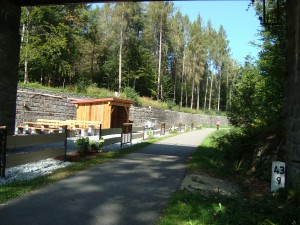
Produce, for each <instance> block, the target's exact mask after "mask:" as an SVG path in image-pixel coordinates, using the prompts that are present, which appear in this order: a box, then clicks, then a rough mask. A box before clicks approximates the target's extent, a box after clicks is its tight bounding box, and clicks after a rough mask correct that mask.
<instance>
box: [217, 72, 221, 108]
mask: <svg viewBox="0 0 300 225" xmlns="http://www.w3.org/2000/svg"><path fill="white" fill-rule="evenodd" d="M220 101H221V70H220V76H219V82H218V108H217V110H218V112H220Z"/></svg>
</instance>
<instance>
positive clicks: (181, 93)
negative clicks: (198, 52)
mask: <svg viewBox="0 0 300 225" xmlns="http://www.w3.org/2000/svg"><path fill="white" fill-rule="evenodd" d="M184 70H185V50H183V60H182V73H181V89H180V108H182V97H183V78H184Z"/></svg>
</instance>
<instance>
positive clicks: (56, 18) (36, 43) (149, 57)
mask: <svg viewBox="0 0 300 225" xmlns="http://www.w3.org/2000/svg"><path fill="white" fill-rule="evenodd" d="M20 33H21V60H20V68H19V81H20V82H24V83H27V82H37V83H40V84H42V85H44V86H50V87H60V88H66V89H68V88H69V89H76V90H78V91H79V92H80V91H82V90H84V89H85V87H88V86H93V87H98V88H105V89H108V90H110V91H118V92H122V91H123V90H124V89H125V88H131V89H133V90H134V91H135V92H136V93H138V94H139V95H140V96H145V97H148V98H151V99H156V100H160V101H163V102H168V103H169V104H173V105H178V106H179V107H189V108H191V109H196V110H203V111H216V112H220V111H228V110H229V109H230V108H231V107H232V105H233V104H232V101H233V92H234V88H235V87H234V86H235V84H236V82H237V79H238V77H239V76H240V74H239V71H240V66H239V65H238V64H237V62H236V61H235V60H233V59H232V58H231V57H230V49H229V47H228V44H229V42H228V40H227V35H226V31H225V29H224V28H223V27H222V26H220V27H219V29H218V30H216V29H214V28H213V26H212V24H211V22H210V21H207V22H204V21H203V20H202V18H201V15H198V18H197V19H196V20H195V21H193V22H191V21H190V19H189V17H188V16H187V15H182V13H181V12H180V10H178V9H176V8H175V7H174V4H173V2H168V1H161V2H149V3H145V2H119V3H105V4H103V5H102V7H92V5H89V4H68V5H57V6H41V7H24V8H22V21H21V26H20Z"/></svg>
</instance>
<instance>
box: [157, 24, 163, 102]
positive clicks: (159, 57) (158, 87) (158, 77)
mask: <svg viewBox="0 0 300 225" xmlns="http://www.w3.org/2000/svg"><path fill="white" fill-rule="evenodd" d="M161 49H162V21H161V24H160V28H159V52H158V74H157V99H160V98H159V96H160V90H159V89H160V78H161Z"/></svg>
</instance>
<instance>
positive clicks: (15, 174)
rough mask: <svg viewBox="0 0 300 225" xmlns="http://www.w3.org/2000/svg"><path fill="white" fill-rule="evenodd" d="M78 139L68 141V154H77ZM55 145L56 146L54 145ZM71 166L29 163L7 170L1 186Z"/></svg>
mask: <svg viewBox="0 0 300 225" xmlns="http://www.w3.org/2000/svg"><path fill="white" fill-rule="evenodd" d="M89 138H90V140H97V138H99V137H89ZM76 139H77V138H73V140H72V139H69V140H68V152H69V153H71V152H75V151H76V150H75V146H74V143H73V142H74V140H76ZM142 141H143V140H142V139H135V140H132V143H131V144H124V145H122V146H121V143H120V142H119V143H114V144H110V145H106V146H104V147H103V149H102V150H103V151H106V152H108V151H119V150H122V149H125V148H128V147H130V146H132V145H135V144H138V143H141V142H142ZM52 145H54V144H52ZM69 164H71V162H65V161H61V160H55V159H52V158H51V159H46V160H39V161H36V162H33V163H27V164H23V165H20V166H15V167H10V168H7V169H6V170H5V177H4V178H0V186H2V185H4V184H7V183H11V182H14V181H21V180H30V179H33V178H35V177H38V176H43V175H46V174H51V173H52V172H53V171H54V170H56V169H59V168H63V167H66V166H68V165H69Z"/></svg>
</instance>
